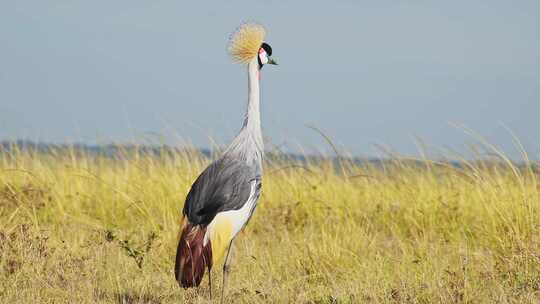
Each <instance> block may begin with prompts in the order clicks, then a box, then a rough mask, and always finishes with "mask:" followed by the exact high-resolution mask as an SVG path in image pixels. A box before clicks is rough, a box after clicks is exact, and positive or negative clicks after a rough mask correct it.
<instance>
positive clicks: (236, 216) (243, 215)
mask: <svg viewBox="0 0 540 304" xmlns="http://www.w3.org/2000/svg"><path fill="white" fill-rule="evenodd" d="M258 198H259V196H258V195H257V181H256V180H253V181H252V182H251V190H250V193H249V197H248V200H247V202H246V203H245V204H244V206H242V208H240V209H238V210H228V211H223V212H219V213H218V214H217V215H216V216H215V217H214V219H213V220H212V221H211V222H210V224H208V228H207V229H206V233H205V235H204V245H205V246H206V244H207V243H208V239H209V236H210V235H211V234H213V231H214V228H215V224H216V222H219V221H221V220H227V221H229V222H230V223H231V224H232V235H231V239H234V237H236V235H237V234H238V233H239V232H240V230H242V228H243V227H244V226H245V225H246V223H247V221H248V220H249V218H250V217H251V214H252V211H253V208H255V205H256V204H257V199H258Z"/></svg>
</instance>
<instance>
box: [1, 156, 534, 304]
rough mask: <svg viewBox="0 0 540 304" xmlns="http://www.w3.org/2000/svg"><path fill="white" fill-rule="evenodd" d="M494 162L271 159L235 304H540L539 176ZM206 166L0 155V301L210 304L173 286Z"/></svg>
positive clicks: (246, 240) (238, 266)
mask: <svg viewBox="0 0 540 304" xmlns="http://www.w3.org/2000/svg"><path fill="white" fill-rule="evenodd" d="M492 152H493V153H494V154H496V155H498V156H497V157H498V160H497V161H470V160H467V159H465V158H463V159H461V160H460V161H459V162H458V163H456V164H454V163H450V162H445V161H434V160H429V159H421V160H420V161H418V162H413V161H409V160H407V159H405V158H402V157H393V158H391V159H389V160H388V161H386V162H383V163H382V164H380V165H378V164H356V163H354V162H351V161H350V160H349V159H347V158H343V157H340V158H339V161H338V162H335V161H330V160H317V161H313V160H311V161H310V160H308V161H307V162H299V161H292V160H289V159H286V158H285V157H274V158H273V159H272V160H271V161H268V162H267V163H266V165H265V166H266V168H265V176H264V181H263V194H262V197H261V200H260V203H259V207H258V208H257V212H256V213H255V215H254V217H253V219H252V220H251V221H250V223H249V225H248V227H247V228H246V229H245V230H244V231H243V232H242V233H241V235H240V236H239V237H238V239H237V240H236V247H235V250H234V260H233V266H232V271H231V275H230V281H229V283H230V285H229V288H228V290H227V297H226V300H227V302H229V303H538V302H539V301H540V195H539V191H540V189H539V184H538V179H539V178H540V176H539V173H538V172H539V170H538V169H539V168H540V167H539V166H538V165H537V164H535V163H534V162H531V161H529V160H528V158H527V159H526V161H525V162H524V163H523V165H522V166H518V165H516V164H514V163H513V162H511V161H510V160H508V159H507V158H505V157H504V155H503V154H502V153H499V154H498V150H497V151H493V150H492ZM209 161H210V160H209V159H207V158H205V157H204V156H202V155H200V154H198V153H196V152H189V151H186V152H175V153H163V154H162V155H158V156H149V155H146V154H144V153H138V152H137V151H130V152H127V151H126V153H124V154H121V155H118V156H117V157H114V158H110V157H100V156H92V155H86V154H84V153H83V152H81V151H76V150H73V149H72V150H58V151H51V153H47V154H44V153H37V152H31V151H20V150H17V149H14V150H11V151H9V152H8V151H3V152H2V153H0V302H1V303H96V302H99V303H101V302H103V303H183V302H184V301H189V302H194V303H207V302H209V295H208V288H207V285H206V283H207V281H206V279H205V281H204V282H203V288H201V290H199V291H195V290H188V291H184V290H181V289H179V288H178V286H177V284H176V282H175V280H174V275H173V258H174V254H175V249H176V240H177V233H178V231H177V230H178V227H177V223H178V219H179V215H180V212H181V208H182V205H183V201H184V198H185V195H186V193H187V191H188V190H189V187H190V186H191V183H192V182H193V180H194V179H195V178H196V177H197V175H198V174H199V173H200V171H201V170H202V169H203V168H204V167H205V166H206V165H207V164H208V163H209ZM219 270H220V267H215V270H214V273H213V283H214V288H215V290H216V291H217V288H219V284H220V273H219ZM214 294H217V292H215V293H214Z"/></svg>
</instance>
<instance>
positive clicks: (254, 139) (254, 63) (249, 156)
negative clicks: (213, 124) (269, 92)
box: [225, 57, 264, 170]
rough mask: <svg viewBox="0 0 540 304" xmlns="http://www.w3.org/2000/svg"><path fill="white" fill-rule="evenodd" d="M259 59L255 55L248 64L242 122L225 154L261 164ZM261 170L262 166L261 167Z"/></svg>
mask: <svg viewBox="0 0 540 304" xmlns="http://www.w3.org/2000/svg"><path fill="white" fill-rule="evenodd" d="M259 73H260V71H259V61H258V60H257V57H255V58H254V59H253V60H251V61H250V62H249V64H248V103H247V110H246V115H245V117H244V123H243V125H242V129H241V130H240V133H238V135H237V136H236V137H235V139H234V140H233V142H232V143H231V145H230V146H229V147H228V148H227V150H226V151H225V155H234V156H235V157H239V158H241V159H244V160H246V161H247V162H248V163H252V162H255V163H256V164H257V165H258V166H260V165H261V161H262V156H263V147H264V145H263V139H262V132H261V113H260V109H259V104H260V88H259ZM261 170H262V168H261Z"/></svg>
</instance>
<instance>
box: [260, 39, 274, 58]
mask: <svg viewBox="0 0 540 304" xmlns="http://www.w3.org/2000/svg"><path fill="white" fill-rule="evenodd" d="M261 48H263V49H264V51H265V52H266V54H268V56H272V47H271V46H270V44H268V43H266V42H263V44H261Z"/></svg>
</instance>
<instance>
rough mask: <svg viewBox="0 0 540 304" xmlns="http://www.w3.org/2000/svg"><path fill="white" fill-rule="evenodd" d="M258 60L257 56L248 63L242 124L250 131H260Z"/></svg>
mask: <svg viewBox="0 0 540 304" xmlns="http://www.w3.org/2000/svg"><path fill="white" fill-rule="evenodd" d="M259 73H260V71H259V62H258V60H257V58H255V59H254V60H252V61H251V62H250V63H249V64H248V104H247V110H246V115H245V117H244V125H243V126H242V129H247V130H249V132H252V133H259V134H260V133H261V112H260V109H259V104H260V88H259Z"/></svg>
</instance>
